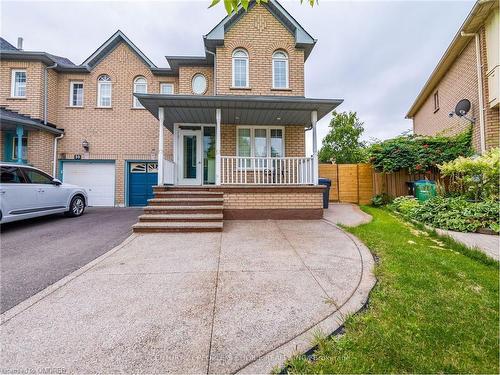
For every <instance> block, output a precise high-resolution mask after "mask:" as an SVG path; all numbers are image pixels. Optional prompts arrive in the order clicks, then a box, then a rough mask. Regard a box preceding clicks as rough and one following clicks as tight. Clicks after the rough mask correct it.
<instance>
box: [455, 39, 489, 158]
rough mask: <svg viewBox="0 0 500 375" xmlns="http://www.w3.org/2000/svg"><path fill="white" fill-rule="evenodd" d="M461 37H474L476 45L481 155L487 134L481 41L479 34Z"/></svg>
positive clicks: (484, 149)
mask: <svg viewBox="0 0 500 375" xmlns="http://www.w3.org/2000/svg"><path fill="white" fill-rule="evenodd" d="M460 35H462V36H464V37H471V36H473V37H474V40H475V43H476V73H477V91H478V92H477V93H478V99H479V144H480V147H481V154H484V153H485V152H486V132H485V127H484V95H483V71H482V63H481V40H480V37H479V33H466V32H463V31H462V32H461V33H460Z"/></svg>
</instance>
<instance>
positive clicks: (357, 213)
mask: <svg viewBox="0 0 500 375" xmlns="http://www.w3.org/2000/svg"><path fill="white" fill-rule="evenodd" d="M323 217H324V218H325V219H326V220H328V221H330V222H332V223H334V224H342V225H345V226H347V227H356V226H358V225H361V224H366V223H369V222H370V221H371V220H372V217H371V216H370V215H368V214H367V213H365V212H363V211H361V209H360V208H359V206H358V205H357V204H351V203H330V206H329V207H328V208H327V209H325V210H324V211H323Z"/></svg>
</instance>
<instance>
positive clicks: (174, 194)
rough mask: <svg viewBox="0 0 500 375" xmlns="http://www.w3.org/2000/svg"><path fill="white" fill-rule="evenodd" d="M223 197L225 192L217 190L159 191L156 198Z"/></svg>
mask: <svg viewBox="0 0 500 375" xmlns="http://www.w3.org/2000/svg"><path fill="white" fill-rule="evenodd" d="M187 197H189V198H223V197H224V193H222V192H215V191H184V190H183V191H180V190H179V191H157V192H155V198H187Z"/></svg>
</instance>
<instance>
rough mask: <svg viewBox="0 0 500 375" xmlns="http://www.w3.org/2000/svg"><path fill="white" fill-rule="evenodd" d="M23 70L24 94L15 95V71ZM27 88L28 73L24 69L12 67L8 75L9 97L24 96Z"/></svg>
mask: <svg viewBox="0 0 500 375" xmlns="http://www.w3.org/2000/svg"><path fill="white" fill-rule="evenodd" d="M19 72H23V73H24V75H25V76H26V83H25V88H24V96H21V95H16V90H15V86H16V73H19ZM27 88H28V73H27V72H26V69H12V71H11V75H10V97H11V98H26V92H27V91H28V90H27Z"/></svg>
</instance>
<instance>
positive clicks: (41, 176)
mask: <svg viewBox="0 0 500 375" xmlns="http://www.w3.org/2000/svg"><path fill="white" fill-rule="evenodd" d="M22 170H23V173H24V175H25V176H26V178H27V179H28V183H32V184H51V183H52V177H50V176H49V175H47V174H45V173H43V172H40V171H37V170H36V169H30V168H22Z"/></svg>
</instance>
